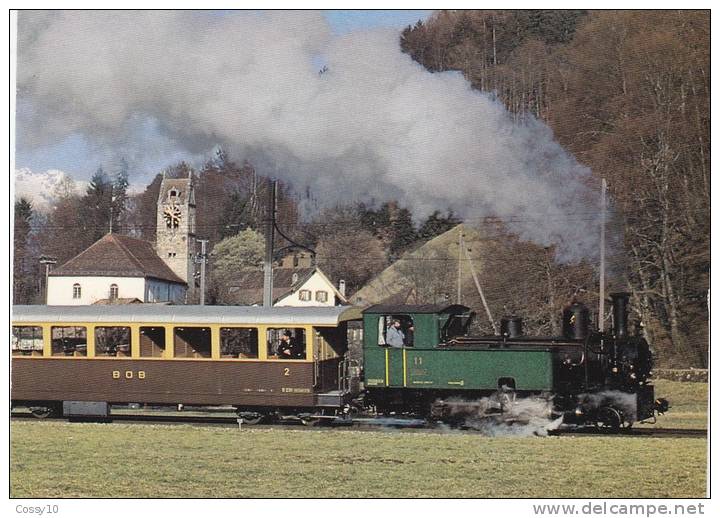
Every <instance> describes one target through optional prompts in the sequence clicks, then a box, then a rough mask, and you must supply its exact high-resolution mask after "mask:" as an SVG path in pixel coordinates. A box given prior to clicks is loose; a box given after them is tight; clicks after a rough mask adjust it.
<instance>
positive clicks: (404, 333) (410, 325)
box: [378, 315, 415, 347]
mask: <svg viewBox="0 0 720 518" xmlns="http://www.w3.org/2000/svg"><path fill="white" fill-rule="evenodd" d="M378 345H381V346H385V347H412V346H413V345H415V327H414V322H413V319H412V317H411V316H410V315H381V316H380V318H379V319H378Z"/></svg>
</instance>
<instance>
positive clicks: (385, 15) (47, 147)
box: [15, 9, 432, 185]
mask: <svg viewBox="0 0 720 518" xmlns="http://www.w3.org/2000/svg"><path fill="white" fill-rule="evenodd" d="M431 13H432V11H430V10H398V9H396V10H335V11H323V13H322V14H323V16H324V18H325V19H326V20H327V22H328V23H329V25H330V28H331V30H332V32H333V34H334V35H337V36H342V35H345V34H348V33H351V32H354V31H363V30H368V29H376V28H390V29H395V30H397V31H398V32H399V31H401V30H402V29H404V28H405V27H407V26H408V25H414V24H415V23H417V21H418V20H424V19H426V18H427V17H428V16H430V14H431ZM316 64H317V65H318V68H321V67H322V64H323V63H322V61H321V60H318V61H316ZM31 109H32V107H31V106H27V105H23V104H22V103H21V104H20V105H19V106H18V110H31ZM135 131H136V134H138V135H146V136H147V141H148V142H153V146H152V147H153V149H152V151H150V150H140V149H137V148H134V149H133V145H132V144H133V143H128V145H127V146H125V147H126V148H128V149H126V154H131V155H132V156H126V157H125V158H127V159H128V160H129V161H130V162H131V163H133V164H135V165H139V164H142V165H139V167H140V168H141V169H142V170H137V168H136V170H135V171H132V172H131V173H132V174H131V176H132V177H131V181H132V182H133V183H136V184H138V185H140V184H142V183H143V182H145V181H148V180H149V179H151V178H152V177H153V176H154V175H155V174H156V173H157V172H158V171H160V170H162V169H163V168H165V167H167V166H168V165H171V164H174V163H177V162H179V161H181V160H186V161H190V162H193V161H196V162H202V161H203V160H204V158H205V157H206V155H205V154H200V155H196V156H191V155H189V154H188V152H187V151H186V150H184V149H179V148H178V147H177V146H175V145H174V144H173V143H172V142H171V141H170V140H168V139H165V138H163V136H162V135H161V134H160V133H159V132H158V131H156V129H155V128H154V126H153V124H152V122H148V121H145V123H143V124H141V126H140V127H139V128H137V129H136V130H135ZM32 140H33V135H32V134H29V133H18V140H17V149H16V150H15V153H16V154H15V168H16V169H26V170H30V171H32V172H33V173H36V174H38V173H41V172H45V171H56V170H59V171H63V172H65V173H67V174H69V175H70V176H72V177H73V178H74V179H77V180H87V179H89V178H90V177H91V176H92V174H93V173H94V172H95V171H96V170H97V168H98V167H100V166H104V168H105V169H108V168H109V169H112V167H113V166H112V162H116V161H117V160H118V157H117V156H115V151H114V149H110V148H109V147H108V146H103V145H98V144H97V143H93V142H91V141H89V140H88V139H87V138H86V137H85V136H83V135H82V134H80V133H74V134H71V135H69V136H64V137H62V138H58V139H56V140H53V141H52V142H47V143H43V144H42V145H39V146H32V145H27V144H28V143H29V142H31V141H32Z"/></svg>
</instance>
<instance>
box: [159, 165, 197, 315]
mask: <svg viewBox="0 0 720 518" xmlns="http://www.w3.org/2000/svg"><path fill="white" fill-rule="evenodd" d="M155 250H156V251H157V254H158V255H159V256H160V258H161V259H162V260H163V261H165V263H166V264H167V265H168V266H169V267H170V269H172V271H173V272H175V274H176V275H177V276H178V277H180V278H181V279H182V280H184V281H185V282H187V284H188V292H187V299H188V300H189V301H192V300H194V298H195V296H196V295H197V289H196V286H195V269H196V268H195V267H196V265H195V257H196V253H197V249H196V237H195V189H194V186H193V177H192V173H190V175H189V176H188V178H167V177H165V175H164V174H163V179H162V183H161V184H160V195H159V196H158V203H157V231H156V241H155Z"/></svg>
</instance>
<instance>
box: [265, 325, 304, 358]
mask: <svg viewBox="0 0 720 518" xmlns="http://www.w3.org/2000/svg"><path fill="white" fill-rule="evenodd" d="M267 356H268V358H270V359H281V360H304V359H305V329H303V328H302V327H272V328H269V329H268V330H267Z"/></svg>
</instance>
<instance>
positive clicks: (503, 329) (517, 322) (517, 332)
mask: <svg viewBox="0 0 720 518" xmlns="http://www.w3.org/2000/svg"><path fill="white" fill-rule="evenodd" d="M500 334H501V335H502V336H504V337H505V338H517V337H518V336H522V335H523V321H522V318H520V317H516V316H510V317H503V318H501V319H500Z"/></svg>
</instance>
